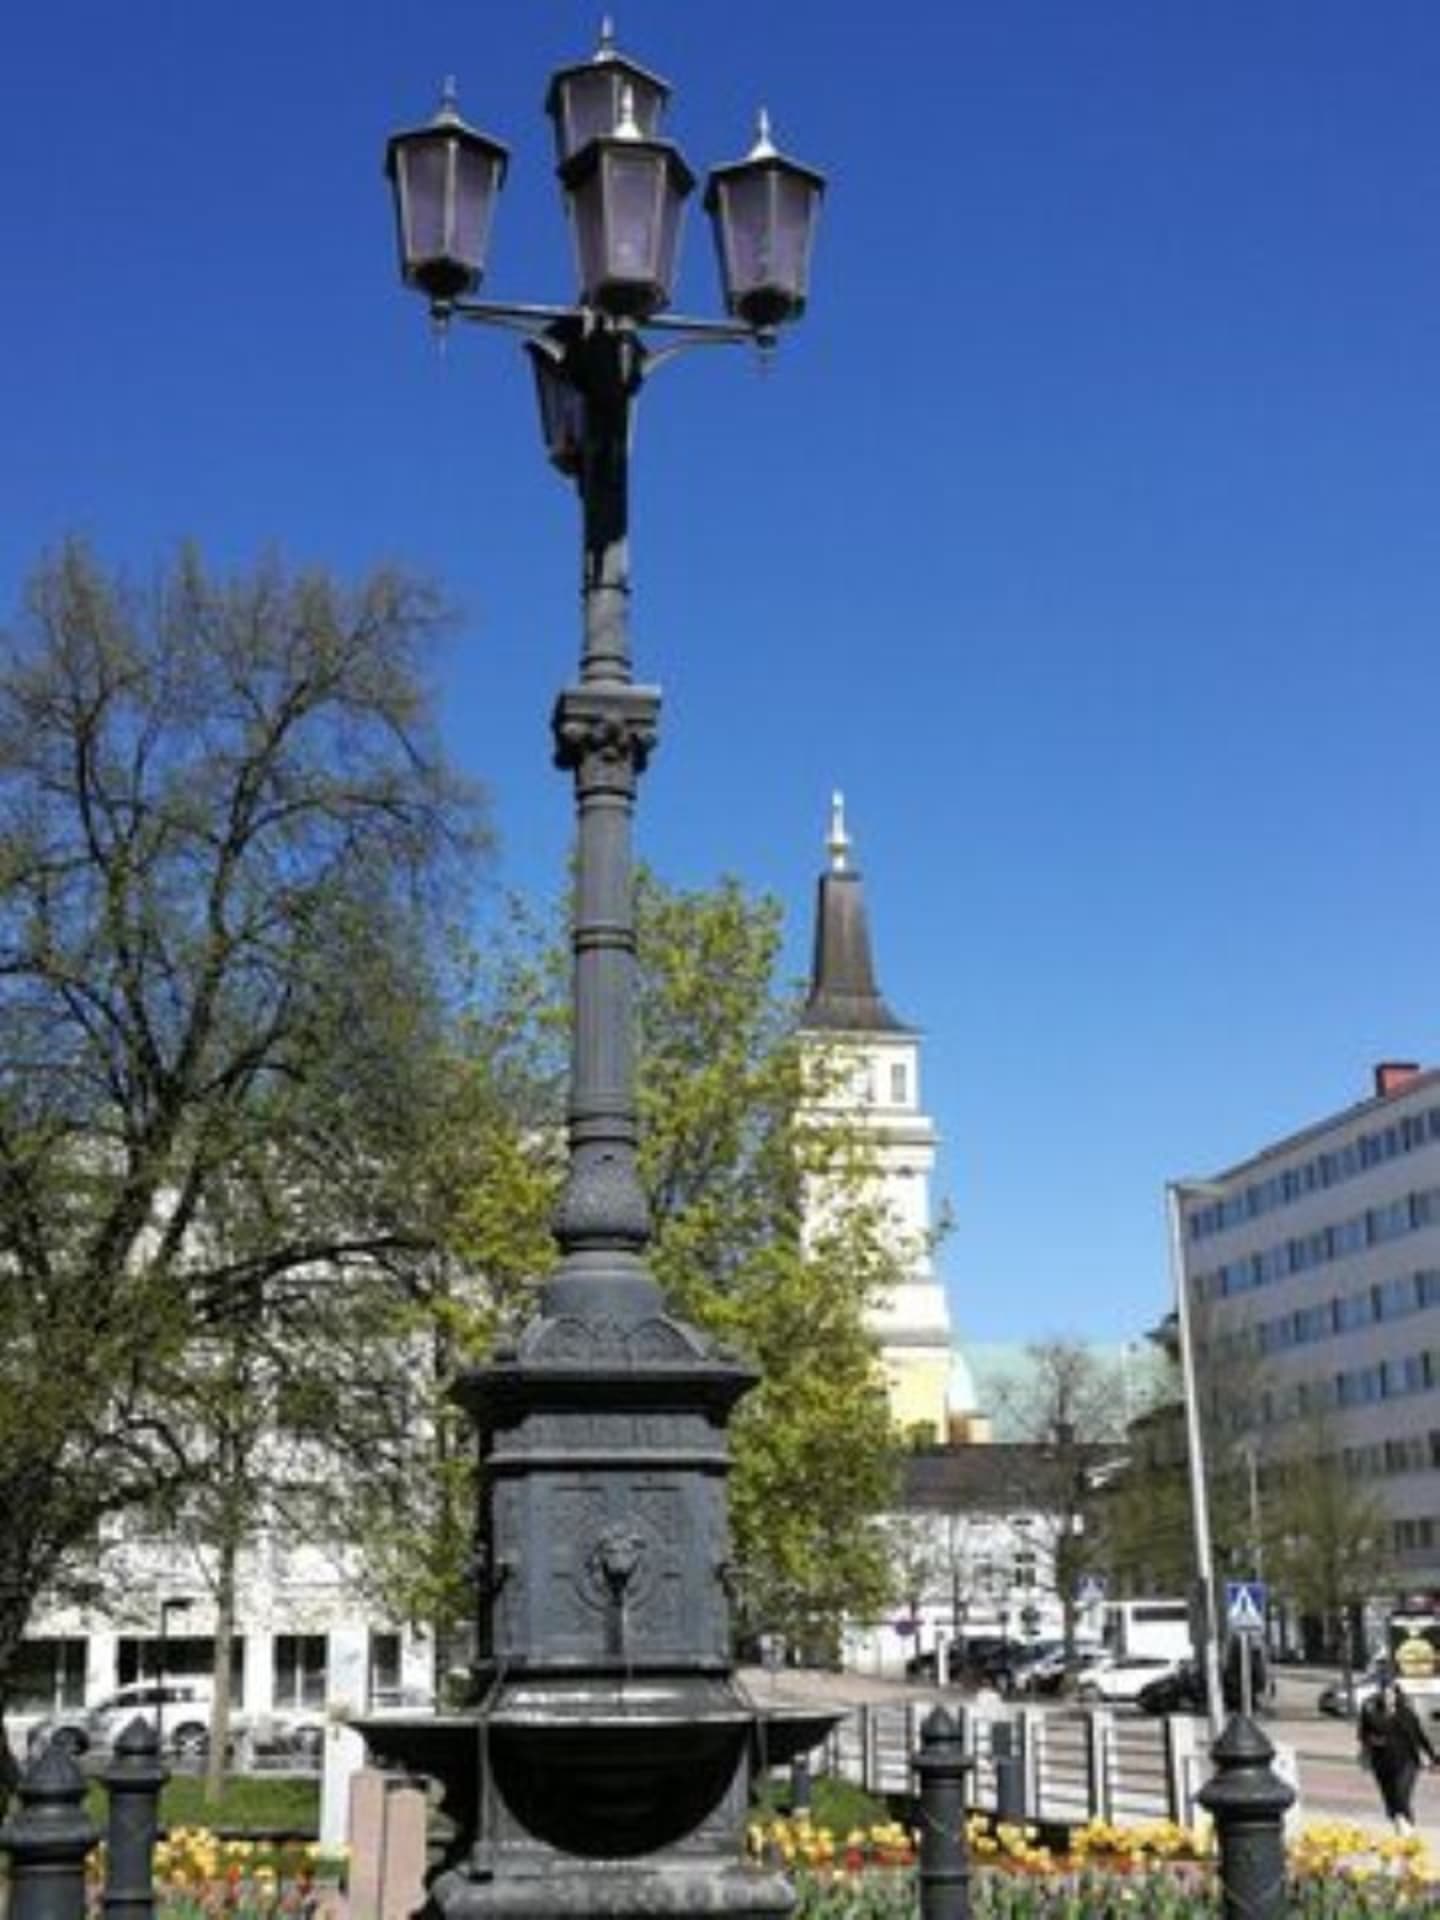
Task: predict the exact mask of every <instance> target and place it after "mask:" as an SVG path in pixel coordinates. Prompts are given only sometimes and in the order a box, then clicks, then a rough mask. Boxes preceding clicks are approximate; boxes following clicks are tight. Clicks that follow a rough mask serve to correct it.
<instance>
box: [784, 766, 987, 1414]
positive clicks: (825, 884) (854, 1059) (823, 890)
mask: <svg viewBox="0 0 1440 1920" xmlns="http://www.w3.org/2000/svg"><path fill="white" fill-rule="evenodd" d="M828 850H829V856H830V859H829V867H828V869H827V871H826V872H824V873H823V874H822V875H821V877H820V887H819V895H818V899H817V902H816V910H815V953H814V960H813V962H812V964H811V969H810V991H809V994H808V996H807V998H806V1001H805V1009H804V1012H803V1013H802V1015H801V1018H800V1028H801V1032H802V1033H804V1034H805V1035H807V1036H812V1037H813V1043H814V1045H815V1046H816V1048H817V1049H818V1048H820V1047H822V1046H823V1047H825V1048H827V1049H828V1050H830V1051H831V1052H832V1053H833V1056H834V1059H835V1063H836V1065H837V1067H838V1068H839V1070H840V1079H841V1083H842V1085H843V1087H844V1088H845V1089H846V1107H847V1111H848V1112H849V1114H850V1115H851V1116H853V1117H855V1118H857V1119H858V1120H859V1122H860V1124H861V1125H862V1126H863V1127H864V1129H865V1131H866V1133H868V1134H869V1136H870V1137H871V1140H872V1141H873V1143H874V1153H875V1163H876V1173H875V1177H876V1179H877V1180H878V1182H879V1184H880V1189H881V1191H880V1196H879V1197H880V1199H881V1201H882V1202H883V1205H884V1209H885V1212H886V1214H887V1216H888V1218H889V1220H890V1222H891V1225H892V1232H893V1244H894V1246H895V1249H896V1251H897V1253H898V1254H899V1256H900V1259H901V1262H902V1270H903V1273H904V1278H903V1279H902V1280H901V1281H900V1282H899V1284H898V1285H897V1286H896V1287H895V1288H894V1289H893V1291H892V1292H891V1293H890V1294H889V1295H888V1296H887V1297H886V1298H885V1299H884V1300H882V1301H880V1302H879V1303H878V1304H877V1306H876V1307H875V1308H874V1309H873V1311H872V1314H871V1329H872V1331H873V1332H874V1334H875V1336H876V1339H877V1340H878V1342H879V1345H880V1360H881V1365H882V1366H883V1368H884V1372H885V1379H886V1384H887V1387H888V1389H889V1393H890V1408H891V1413H892V1414H893V1416H894V1418H895V1420H896V1422H897V1423H898V1424H899V1425H900V1426H901V1427H903V1428H907V1429H910V1430H919V1429H923V1430H924V1431H925V1432H926V1435H927V1437H928V1438H929V1439H931V1440H934V1441H944V1440H946V1439H947V1438H948V1431H949V1418H948V1412H949V1410H948V1407H947V1393H948V1388H949V1383H950V1371H951V1352H950V1312H949V1308H948V1306H947V1304H946V1299H945V1290H944V1288H943V1287H942V1286H941V1284H940V1281H939V1279H938V1278H937V1276H936V1273H935V1268H934V1264H933V1261H932V1259H931V1253H930V1225H931V1222H930V1175H931V1173H932V1171H933V1169H934V1165H935V1146H936V1134H935V1127H934V1123H933V1122H932V1121H931V1120H930V1118H929V1116H928V1115H927V1114H926V1113H925V1112H924V1111H923V1109H922V1108H921V1105H920V1035H919V1034H918V1033H917V1031H916V1030H915V1029H914V1028H913V1027H908V1026H906V1025H905V1023H904V1022H903V1021H901V1020H898V1019H897V1018H896V1016H895V1015H894V1014H893V1013H892V1012H891V1010H890V1008H889V1007H888V1006H887V1005H886V1003H885V999H884V996H883V995H882V994H881V992H880V989H879V986H878V985H877V983H876V979H875V966H874V961H873V959H872V958H871V952H870V928H869V922H868V919H867V916H866V912H865V895H864V890H863V888H862V886H861V880H860V875H859V873H858V872H857V871H856V870H855V868H854V867H853V866H852V865H851V864H850V838H849V835H848V834H847V833H846V831H845V806H844V800H843V797H842V796H841V795H840V794H838V793H837V794H836V795H835V797H834V801H833V804H832V808H831V818H830V839H829V849H828ZM831 1097H832V1099H833V1098H834V1096H831ZM852 1103H853V1104H852ZM822 1204H823V1203H822Z"/></svg>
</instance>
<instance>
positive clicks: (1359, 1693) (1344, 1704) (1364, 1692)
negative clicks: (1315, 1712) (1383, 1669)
mask: <svg viewBox="0 0 1440 1920" xmlns="http://www.w3.org/2000/svg"><path fill="white" fill-rule="evenodd" d="M1379 1688H1380V1679H1379V1676H1378V1675H1377V1674H1376V1672H1375V1670H1374V1668H1373V1667H1371V1668H1369V1669H1368V1670H1367V1671H1366V1672H1365V1673H1357V1674H1355V1675H1353V1676H1352V1678H1351V1682H1350V1695H1349V1696H1348V1697H1347V1695H1346V1692H1345V1682H1344V1681H1343V1680H1332V1681H1331V1682H1330V1684H1329V1686H1327V1687H1322V1688H1321V1689H1320V1693H1319V1696H1318V1698H1317V1699H1316V1702H1315V1704H1316V1706H1317V1707H1318V1708H1319V1709H1320V1711H1321V1713H1328V1714H1330V1715H1331V1717H1332V1718H1334V1719H1336V1720H1347V1719H1351V1718H1353V1717H1354V1715H1355V1714H1357V1713H1359V1711H1360V1709H1361V1707H1363V1706H1364V1704H1365V1702H1366V1701H1367V1700H1368V1699H1369V1698H1370V1696H1371V1695H1372V1694H1373V1693H1377V1692H1378V1691H1379Z"/></svg>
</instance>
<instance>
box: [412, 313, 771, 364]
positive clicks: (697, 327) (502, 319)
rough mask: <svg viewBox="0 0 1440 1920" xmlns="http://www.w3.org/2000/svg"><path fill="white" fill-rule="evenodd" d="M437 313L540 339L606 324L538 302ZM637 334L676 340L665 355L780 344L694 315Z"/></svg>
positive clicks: (647, 323)
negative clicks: (557, 330) (565, 329)
mask: <svg viewBox="0 0 1440 1920" xmlns="http://www.w3.org/2000/svg"><path fill="white" fill-rule="evenodd" d="M431 311H432V313H434V315H435V317H436V319H437V320H468V321H470V322H471V323H472V324H474V325H476V326H481V327H503V328H507V329H509V330H510V331H511V332H515V333H524V334H529V335H532V336H533V335H538V334H543V333H548V332H549V331H550V329H551V328H552V327H554V326H556V325H557V324H559V325H562V326H564V325H571V326H574V325H579V326H580V327H582V328H588V327H589V326H594V325H596V324H599V325H601V326H603V325H604V324H605V322H604V321H603V320H601V317H600V316H599V315H598V314H597V313H595V312H594V311H593V309H591V308H588V307H562V306H550V305H547V304H545V303H543V302H537V301H533V300H436V301H432V302H431ZM636 331H643V332H645V333H658V334H664V335H668V336H671V337H672V338H673V340H674V345H673V346H671V347H666V348H664V349H662V350H661V351H662V352H663V353H664V354H666V355H669V354H672V353H676V352H680V351H683V349H684V348H686V347H754V346H759V347H765V348H769V347H773V346H774V345H775V343H776V341H777V340H778V338H779V334H778V333H777V331H776V330H775V329H774V328H765V327H747V326H741V325H740V324H739V323H738V322H736V321H733V320H706V319H703V318H699V317H696V316H694V315H690V314H682V313H662V314H652V315H651V317H650V318H649V319H648V320H644V321H642V322H640V323H639V327H638V328H637V329H636Z"/></svg>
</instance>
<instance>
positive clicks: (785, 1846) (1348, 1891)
mask: <svg viewBox="0 0 1440 1920" xmlns="http://www.w3.org/2000/svg"><path fill="white" fill-rule="evenodd" d="M968 1834H969V1840H970V1852H971V1859H972V1862H973V1868H974V1872H973V1878H972V1882H971V1911H972V1913H973V1914H974V1916H975V1920H1210V1916H1213V1915H1217V1914H1218V1913H1219V1911H1220V1902H1219V1897H1218V1892H1217V1889H1216V1885H1215V1860H1214V1854H1213V1837H1212V1835H1211V1833H1210V1832H1209V1830H1208V1829H1202V1830H1196V1831H1190V1830H1187V1829H1186V1828H1183V1827H1177V1826H1175V1825H1174V1824H1173V1823H1171V1822H1169V1821H1157V1822H1152V1823H1147V1824H1145V1825H1143V1826H1129V1827H1126V1826H1119V1825H1112V1824H1107V1823H1105V1822H1102V1821H1092V1822H1091V1823H1090V1824H1089V1825H1088V1826H1085V1827H1080V1828H1077V1829H1075V1830H1074V1831H1073V1832H1071V1833H1070V1835H1069V1837H1068V1841H1067V1843H1066V1844H1065V1845H1064V1846H1063V1847H1060V1846H1047V1845H1046V1844H1044V1843H1043V1842H1042V1840H1041V1838H1040V1835H1039V1832H1038V1830H1037V1829H1036V1828H1034V1827H1021V1826H1011V1825H1006V1824H1003V1823H999V1824H997V1823H995V1822H993V1821H991V1820H990V1819H989V1818H988V1817H987V1816H984V1815H979V1816H976V1817H974V1818H972V1819H971V1820H970V1822H969V1823H968ZM749 1848H750V1852H751V1854H752V1856H753V1857H754V1858H755V1859H757V1860H761V1861H765V1862H768V1863H771V1864H775V1865H780V1866H784V1867H787V1868H788V1869H790V1870H791V1871H792V1872H793V1873H794V1875H795V1879H796V1887H797V1891H798V1893H799V1899H800V1904H799V1908H798V1913H797V1920H911V1917H912V1916H913V1915H914V1913H915V1911H916V1907H917V1899H918V1896H917V1889H916V1879H915V1865H914V1863H915V1853H916V1840H915V1836H914V1835H912V1834H910V1833H907V1832H906V1831H905V1829H904V1828H902V1827H900V1826H898V1825H897V1824H895V1823H893V1822H890V1823H885V1824H882V1825H880V1826H876V1827H872V1828H869V1829H866V1830H859V1829H856V1830H854V1831H852V1832H850V1833H848V1834H846V1835H844V1836H843V1837H842V1836H839V1835H836V1834H833V1833H830V1832H828V1831H827V1830H826V1829H825V1828H823V1827H816V1826H812V1824H811V1823H810V1822H809V1821H808V1820H806V1819H805V1818H803V1817H800V1818H796V1819H792V1820H783V1819H773V1820H764V1821H757V1822H755V1823H754V1824H753V1825H752V1827H751V1828H750V1833H749ZM1289 1869H1290V1889H1289V1907H1288V1912H1289V1914H1290V1915H1291V1916H1292V1920H1400V1917H1401V1916H1412V1915H1413V1916H1416V1917H1417V1920H1418V1916H1420V1915H1426V1916H1429V1920H1435V1916H1436V1914H1437V1913H1440V1892H1437V1882H1436V1878H1435V1871H1434V1868H1433V1865H1432V1863H1431V1861H1430V1860H1429V1858H1428V1855H1427V1853H1426V1850H1425V1847H1424V1844H1423V1842H1421V1841H1419V1840H1416V1839H1404V1840H1401V1839H1390V1838H1384V1839H1378V1838H1376V1836H1375V1835H1373V1834H1369V1833H1366V1832H1365V1831H1364V1830H1362V1829H1361V1828H1358V1827H1352V1826H1348V1825H1344V1824H1341V1823H1336V1822H1330V1823H1325V1824H1323V1825H1313V1826H1309V1827H1306V1828H1305V1829H1304V1831H1303V1833H1302V1834H1301V1836H1300V1839H1299V1840H1298V1842H1297V1843H1296V1845H1295V1846H1294V1847H1293V1848H1292V1849H1291V1852H1290V1856H1289Z"/></svg>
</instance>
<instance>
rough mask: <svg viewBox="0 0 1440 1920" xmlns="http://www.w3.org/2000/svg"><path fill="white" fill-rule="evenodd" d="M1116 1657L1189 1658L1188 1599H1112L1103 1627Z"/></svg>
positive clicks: (1141, 1658) (1106, 1610)
mask: <svg viewBox="0 0 1440 1920" xmlns="http://www.w3.org/2000/svg"><path fill="white" fill-rule="evenodd" d="M1101 1637H1102V1639H1103V1641H1104V1645H1105V1650H1106V1652H1107V1653H1110V1654H1113V1655H1114V1656H1115V1658H1116V1659H1117V1660H1188V1659H1189V1657H1190V1655H1191V1652H1192V1651H1193V1647H1194V1641H1193V1639H1192V1636H1191V1632H1190V1603H1189V1601H1188V1600H1111V1601H1108V1602H1107V1603H1106V1607H1105V1625H1104V1628H1103V1630H1102V1636H1101Z"/></svg>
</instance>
